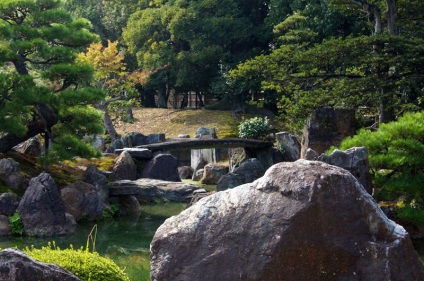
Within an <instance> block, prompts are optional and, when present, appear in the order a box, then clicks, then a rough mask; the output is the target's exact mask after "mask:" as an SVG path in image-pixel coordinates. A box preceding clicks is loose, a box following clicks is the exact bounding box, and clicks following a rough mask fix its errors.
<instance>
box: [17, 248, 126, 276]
mask: <svg viewBox="0 0 424 281" xmlns="http://www.w3.org/2000/svg"><path fill="white" fill-rule="evenodd" d="M25 253H26V254H27V255H28V256H30V257H32V258H34V259H36V260H39V261H41V262H45V263H52V264H56V265H58V266H60V267H62V268H64V269H66V270H68V271H70V272H72V273H73V274H74V275H75V276H77V277H78V278H80V279H81V280H86V281H89V280H90V281H129V280H130V279H129V278H128V276H127V274H126V273H125V272H124V271H123V270H122V269H120V268H119V267H118V266H117V265H116V264H115V263H114V262H113V261H112V260H111V259H109V258H106V257H101V256H100V255H99V254H98V253H97V252H88V251H86V250H83V249H82V247H81V248H80V249H78V250H75V249H73V247H72V245H71V246H70V248H69V249H64V250H61V249H60V248H59V247H57V246H56V245H55V243H54V242H53V243H49V244H48V246H46V247H42V248H41V249H36V248H34V247H31V248H29V247H27V248H26V249H25Z"/></svg>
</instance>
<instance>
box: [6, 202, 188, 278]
mask: <svg viewBox="0 0 424 281" xmlns="http://www.w3.org/2000/svg"><path fill="white" fill-rule="evenodd" d="M185 207H186V204H185V203H166V204H157V205H152V206H142V213H141V216H140V217H121V218H117V219H115V220H113V221H107V222H98V223H95V224H97V228H98V230H97V238H96V251H97V252H98V253H99V254H101V255H102V256H107V257H109V258H111V259H112V260H113V261H115V263H117V264H118V265H119V266H120V267H122V268H125V272H126V273H127V274H128V275H129V277H130V279H131V280H132V281H145V280H150V277H149V275H150V274H149V248H150V242H151V240H152V238H153V235H154V234H155V232H156V229H157V228H158V227H159V226H160V225H161V224H162V223H163V222H164V221H165V219H166V218H168V217H170V216H172V215H174V214H178V213H179V212H181V211H182V210H183V209H184V208H185ZM93 226H94V223H84V224H80V225H78V227H77V231H76V233H75V234H74V235H70V236H59V237H53V238H52V237H50V238H35V237H10V238H8V237H3V238H0V248H2V249H5V248H9V247H18V248H20V249H22V248H25V247H26V246H32V245H33V246H35V247H36V248H41V247H42V246H47V243H48V242H49V241H55V243H56V245H57V246H59V247H60V248H61V249H65V248H68V247H69V245H71V244H72V245H73V247H74V248H80V247H84V248H85V246H86V243H87V237H88V235H89V233H90V231H91V230H92V228H93Z"/></svg>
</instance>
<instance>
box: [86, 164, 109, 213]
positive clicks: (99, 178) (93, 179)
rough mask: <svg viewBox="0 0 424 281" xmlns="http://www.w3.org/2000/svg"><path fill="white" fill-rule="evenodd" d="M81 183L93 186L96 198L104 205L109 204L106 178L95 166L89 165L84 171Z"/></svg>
mask: <svg viewBox="0 0 424 281" xmlns="http://www.w3.org/2000/svg"><path fill="white" fill-rule="evenodd" d="M83 181H84V182H86V183H89V184H91V185H94V187H95V188H96V191H97V195H98V197H99V198H100V199H101V200H102V203H103V204H104V205H108V204H109V189H108V188H107V178H106V176H105V175H104V174H103V173H102V172H100V171H99V170H98V169H97V167H96V166H94V165H89V166H88V167H87V169H86V170H85V173H84V176H83Z"/></svg>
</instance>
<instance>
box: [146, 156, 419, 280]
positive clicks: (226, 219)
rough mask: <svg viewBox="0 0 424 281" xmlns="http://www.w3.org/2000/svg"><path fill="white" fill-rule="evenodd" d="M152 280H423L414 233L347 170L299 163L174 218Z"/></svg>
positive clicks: (155, 256)
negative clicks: (383, 208)
mask: <svg viewBox="0 0 424 281" xmlns="http://www.w3.org/2000/svg"><path fill="white" fill-rule="evenodd" d="M150 255H151V260H150V268H151V279H152V280H153V281H157V280H160V281H167V280H187V281H188V280H202V281H209V280H211V281H212V280H244V281H249V280H255V281H258V280H264V281H265V280H287V281H294V280H296V281H298V280H307V281H315V280H316V281H321V280H323V281H324V280H338V281H346V280H349V281H350V280H358V281H359V280H370V281H371V280H372V281H383V280H424V267H423V264H422V263H421V261H420V260H419V258H418V256H417V254H416V252H415V250H414V248H413V246H412V243H411V240H410V238H409V235H408V234H407V233H406V232H405V230H404V229H403V228H402V227H401V226H399V225H397V224H395V223H394V222H393V221H391V220H389V219H387V217H386V216H385V215H384V214H383V212H382V211H381V210H380V208H379V207H378V205H377V204H376V202H375V201H374V200H373V198H372V197H371V195H369V194H368V193H367V192H366V191H365V189H364V188H363V187H362V186H361V185H360V184H359V182H358V181H357V180H356V179H355V178H354V177H353V176H352V175H351V174H350V173H349V172H348V171H346V170H344V169H341V168H338V167H336V166H331V165H328V164H325V163H322V162H312V161H306V160H298V161H296V162H283V163H279V164H276V165H274V166H273V167H271V168H270V169H269V170H268V171H267V172H266V173H265V175H264V177H262V178H260V179H258V180H256V181H255V182H253V183H250V184H245V185H242V186H239V187H236V188H234V189H230V190H226V191H223V192H217V193H215V194H212V195H210V196H208V197H206V198H204V199H202V200H200V201H199V202H198V203H196V204H194V205H193V206H192V207H190V208H188V209H187V210H185V211H183V212H182V213H180V214H179V215H177V216H173V217H171V218H169V219H167V220H166V221H165V222H164V224H162V225H161V226H160V227H159V229H158V230H157V232H156V234H155V236H154V238H153V241H152V243H151V252H150Z"/></svg>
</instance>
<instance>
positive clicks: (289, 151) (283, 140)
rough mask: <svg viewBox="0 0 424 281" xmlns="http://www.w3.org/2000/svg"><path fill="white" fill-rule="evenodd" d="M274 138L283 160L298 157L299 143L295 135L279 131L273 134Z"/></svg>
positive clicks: (288, 160) (290, 160)
mask: <svg viewBox="0 0 424 281" xmlns="http://www.w3.org/2000/svg"><path fill="white" fill-rule="evenodd" d="M275 139H276V140H277V143H278V148H279V149H281V152H282V154H283V155H284V160H285V161H287V162H293V161H296V160H298V159H299V158H300V149H301V145H300V142H299V141H298V140H297V138H296V136H294V135H292V134H289V133H287V132H280V133H276V134H275Z"/></svg>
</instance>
